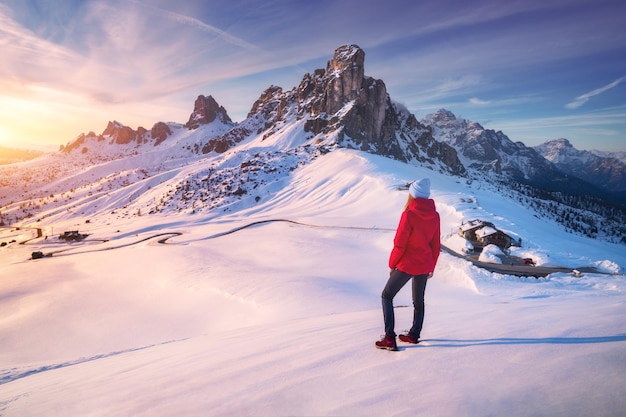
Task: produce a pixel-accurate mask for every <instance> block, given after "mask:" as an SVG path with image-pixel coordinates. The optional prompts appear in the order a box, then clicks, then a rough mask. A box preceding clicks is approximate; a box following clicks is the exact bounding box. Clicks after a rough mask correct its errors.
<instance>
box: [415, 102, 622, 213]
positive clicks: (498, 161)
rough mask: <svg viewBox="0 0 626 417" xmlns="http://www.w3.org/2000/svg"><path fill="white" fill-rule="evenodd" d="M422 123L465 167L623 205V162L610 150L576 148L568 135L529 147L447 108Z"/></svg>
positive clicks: (538, 186)
mask: <svg viewBox="0 0 626 417" xmlns="http://www.w3.org/2000/svg"><path fill="white" fill-rule="evenodd" d="M422 123H423V124H424V125H426V126H429V127H430V128H431V130H432V133H433V136H434V137H435V139H437V140H438V141H441V142H443V143H447V144H449V145H450V146H452V147H453V148H454V149H455V150H456V151H457V153H458V155H459V157H460V158H461V161H462V163H463V164H464V166H466V167H467V168H471V169H474V170H477V171H479V172H485V173H496V174H499V175H504V176H506V177H509V178H511V179H513V180H515V181H518V182H520V183H522V184H528V185H532V186H534V187H537V188H540V189H548V190H551V191H561V192H565V193H571V194H576V195H589V196H595V197H600V198H604V199H607V200H610V201H614V202H618V203H621V204H626V165H624V163H623V162H621V161H619V160H618V159H616V158H614V157H612V156H611V155H610V154H609V155H608V156H605V157H602V156H598V155H596V154H593V153H591V152H588V151H579V150H577V149H575V148H574V147H573V146H572V145H571V144H570V143H569V141H567V140H566V139H559V140H556V141H549V142H546V143H545V144H543V145H540V146H536V147H528V146H526V145H524V144H523V143H522V142H513V141H512V140H511V139H509V137H508V136H506V135H505V134H504V133H503V132H501V131H495V130H492V129H485V128H484V127H483V126H481V125H480V124H479V123H476V122H472V121H469V120H465V119H462V118H457V117H456V116H455V115H454V114H453V113H452V112H450V111H448V110H445V109H441V110H439V111H437V112H436V113H434V114H430V115H427V116H426V117H424V118H423V119H422Z"/></svg>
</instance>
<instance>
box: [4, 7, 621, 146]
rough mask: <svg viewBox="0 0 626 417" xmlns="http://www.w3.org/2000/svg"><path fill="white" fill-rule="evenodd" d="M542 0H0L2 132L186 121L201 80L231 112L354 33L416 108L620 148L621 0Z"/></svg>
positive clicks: (21, 140)
mask: <svg viewBox="0 0 626 417" xmlns="http://www.w3.org/2000/svg"><path fill="white" fill-rule="evenodd" d="M552 3H555V4H546V2H543V1H535V0H532V1H526V2H517V3H510V2H496V1H493V0H478V1H472V2H466V1H459V0H446V1H427V2H413V1H408V0H392V1H387V2H385V3H384V5H385V7H381V4H382V2H380V1H375V0H367V1H352V0H347V1H341V2H338V1H331V0H322V1H318V2H305V1H302V2H300V1H288V2H286V1H283V0H269V1H267V2H264V3H263V7H252V4H251V3H248V2H241V1H231V2H228V3H223V2H216V1H205V2H198V1H191V0H181V1H177V2H170V1H165V0H162V1H151V2H147V1H125V0H124V1H123V0H76V1H68V2H56V1H50V0H35V1H30V2H21V1H8V0H0V44H2V48H1V49H0V59H1V61H2V63H3V64H2V66H1V67H0V108H1V109H2V112H0V125H1V126H2V133H1V134H0V143H3V144H8V145H13V146H25V145H28V146H39V147H48V148H50V147H53V148H58V146H59V145H61V144H65V143H67V142H68V141H70V140H73V139H74V138H75V137H76V136H78V135H79V134H80V133H83V132H88V131H94V132H96V133H101V132H102V130H103V129H104V128H105V127H106V124H107V123H108V121H109V120H118V121H119V122H121V123H123V124H125V125H128V126H131V127H133V128H136V127H138V126H144V127H146V128H149V127H150V126H152V125H153V124H154V123H156V122H158V121H174V122H181V123H184V122H185V121H186V120H187V118H188V117H189V114H190V112H191V111H192V109H193V101H194V100H195V98H196V97H197V96H198V95H200V94H204V95H209V94H210V95H212V96H213V97H214V98H215V99H216V100H217V101H218V103H219V104H220V105H223V106H224V107H225V108H226V109H227V111H228V112H229V115H230V116H231V118H232V119H233V120H235V121H241V120H243V119H244V118H245V117H246V115H247V113H248V111H249V110H250V108H251V106H252V104H253V103H254V101H255V100H256V99H257V98H258V97H259V96H260V95H261V93H262V92H263V91H264V90H265V89H266V88H268V87H269V86H271V85H279V86H282V87H283V88H284V89H291V88H293V87H294V86H297V85H298V83H299V82H300V80H301V79H302V77H303V76H304V74H305V73H306V72H312V71H314V70H315V69H317V68H324V67H325V66H326V62H327V61H328V59H329V58H330V57H331V55H332V52H333V51H334V49H335V48H337V47H338V46H340V45H342V44H350V43H354V44H357V45H359V46H360V47H361V48H363V49H364V50H365V52H366V54H367V66H366V68H365V71H366V75H368V76H372V77H374V78H377V79H382V80H383V81H384V82H385V84H386V86H387V90H388V93H389V94H390V96H391V98H392V100H395V101H397V102H400V103H402V104H404V105H405V106H406V107H407V108H408V109H409V110H410V111H411V112H412V113H414V114H415V115H416V116H417V118H418V119H421V118H422V117H424V116H425V115H426V114H428V113H432V112H434V111H436V110H438V109H439V108H446V109H448V110H450V111H452V112H453V113H455V114H458V115H460V116H461V117H463V118H466V119H469V120H473V121H477V122H479V123H481V124H483V125H484V126H485V127H487V128H490V129H495V130H502V131H503V132H505V134H507V135H508V136H509V137H510V138H511V139H512V140H514V141H522V142H524V143H525V144H527V145H528V146H533V145H536V144H539V143H542V142H544V141H546V140H551V139H556V138H559V137H565V138H568V139H570V141H571V142H572V143H573V144H574V145H575V146H576V147H577V148H580V149H591V148H598V149H604V150H624V149H625V146H626V145H625V143H626V31H624V30H623V23H624V21H623V16H624V15H626V3H624V2H622V1H617V0H606V1H605V0H600V1H597V0H579V1H578V0H577V1H573V2H563V4H558V3H556V2H552ZM313 35H314V36H313ZM573 121H574V123H573Z"/></svg>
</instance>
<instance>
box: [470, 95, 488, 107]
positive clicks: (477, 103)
mask: <svg viewBox="0 0 626 417" xmlns="http://www.w3.org/2000/svg"><path fill="white" fill-rule="evenodd" d="M469 102H470V104H473V105H475V106H486V105H488V104H490V103H491V102H489V101H485V100H481V99H479V98H478V97H472V98H470V99H469Z"/></svg>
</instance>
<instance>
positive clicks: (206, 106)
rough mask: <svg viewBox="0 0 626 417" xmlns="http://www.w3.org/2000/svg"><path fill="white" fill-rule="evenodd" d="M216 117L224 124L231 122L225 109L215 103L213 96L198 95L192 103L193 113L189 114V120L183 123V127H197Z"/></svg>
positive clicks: (210, 121)
mask: <svg viewBox="0 0 626 417" xmlns="http://www.w3.org/2000/svg"><path fill="white" fill-rule="evenodd" d="M216 119H217V120H219V121H220V122H222V124H225V125H226V124H232V123H233V121H232V120H231V119H230V117H229V116H228V113H227V112H226V109H225V108H224V107H223V106H220V105H219V104H217V101H215V99H214V98H213V96H208V97H205V96H203V95H199V96H198V98H197V99H196V101H195V103H194V106H193V113H191V115H190V116H189V121H188V122H187V123H186V124H185V127H187V128H188V129H197V128H198V127H199V126H200V125H204V124H209V123H212V122H213V121H215V120H216Z"/></svg>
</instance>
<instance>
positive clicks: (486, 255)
mask: <svg viewBox="0 0 626 417" xmlns="http://www.w3.org/2000/svg"><path fill="white" fill-rule="evenodd" d="M494 233H495V231H494ZM500 255H504V252H502V250H500V248H499V247H498V246H496V245H487V246H485V247H484V248H483V250H482V251H481V252H480V256H479V257H478V260H479V261H481V262H489V263H492V264H501V263H502V259H500V257H499V256H500Z"/></svg>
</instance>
